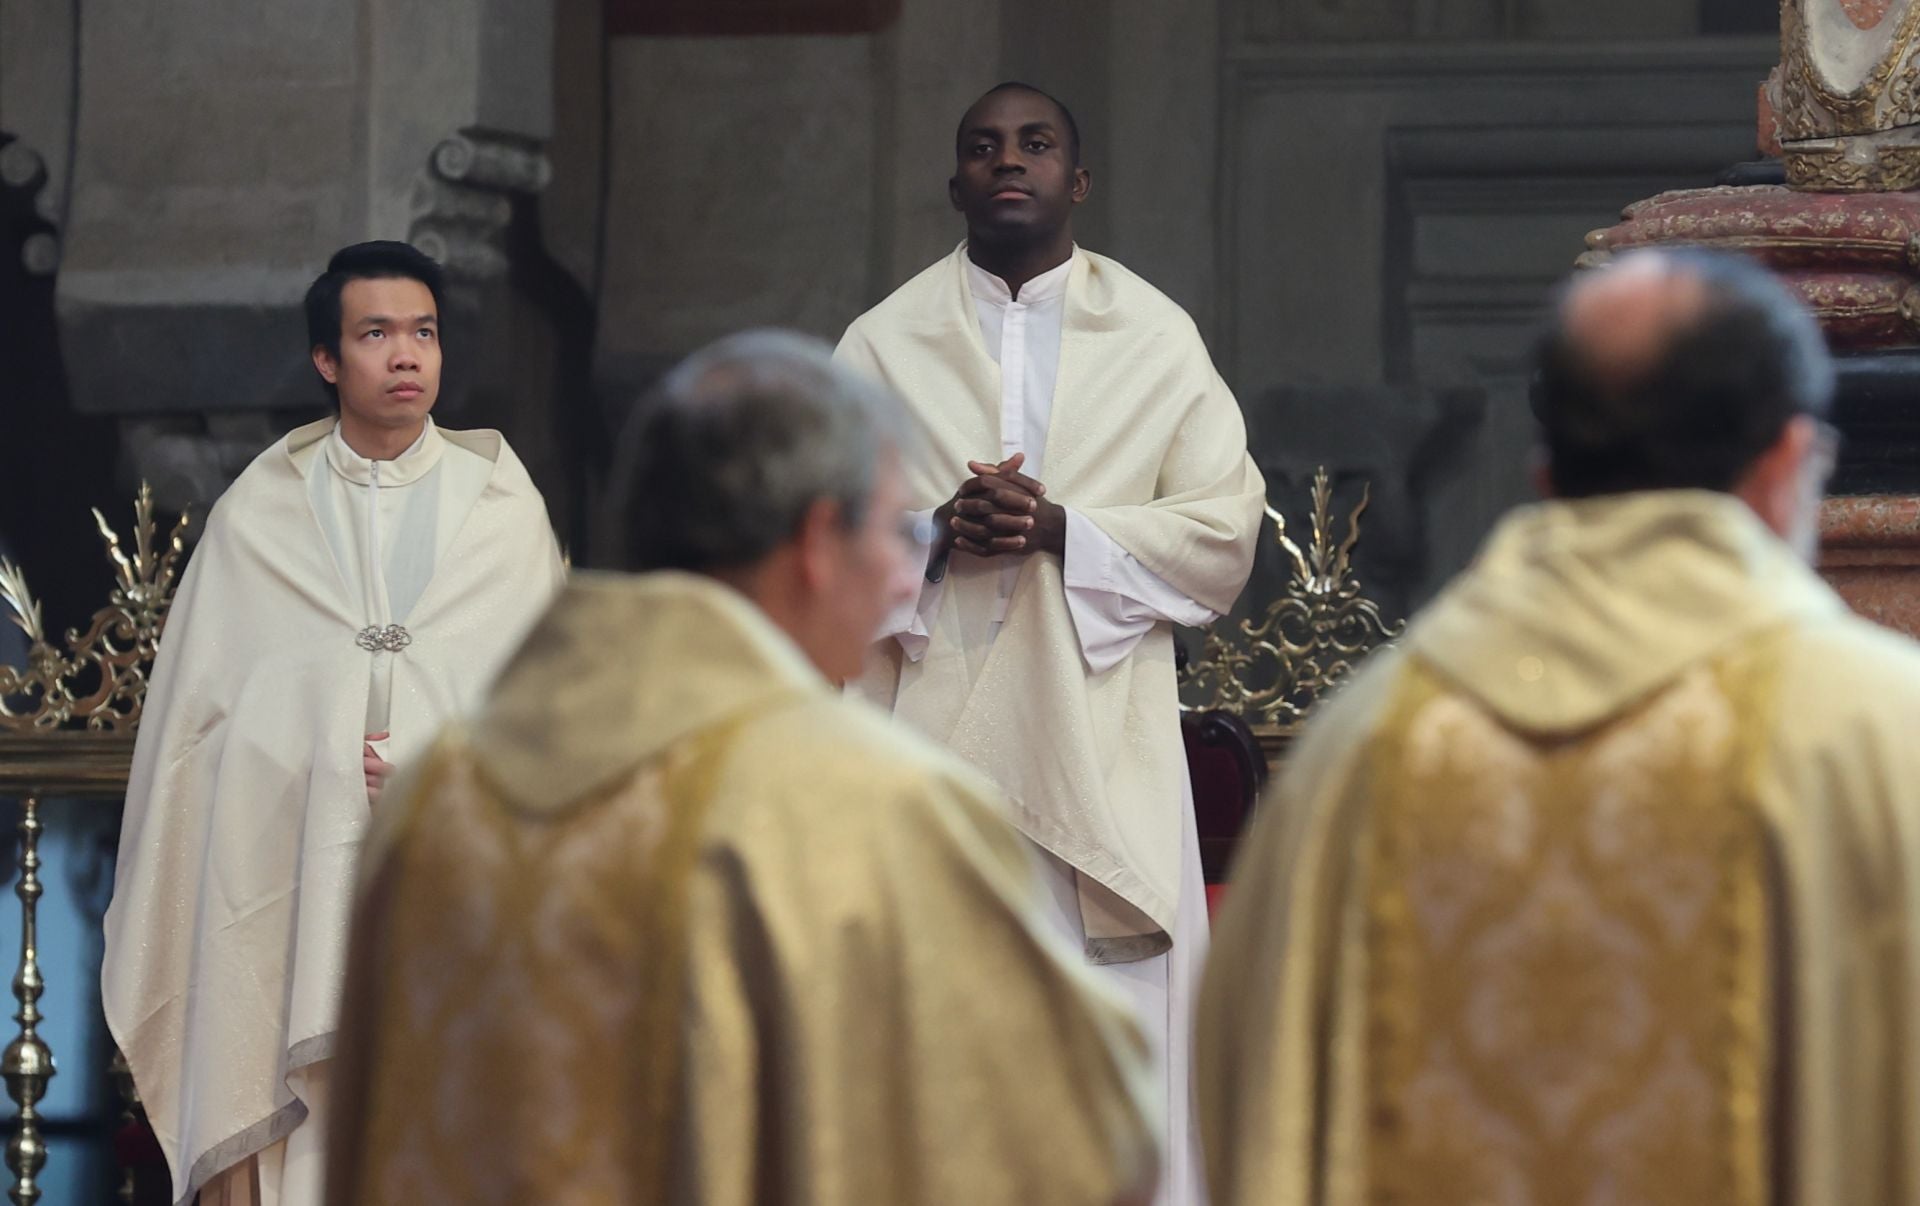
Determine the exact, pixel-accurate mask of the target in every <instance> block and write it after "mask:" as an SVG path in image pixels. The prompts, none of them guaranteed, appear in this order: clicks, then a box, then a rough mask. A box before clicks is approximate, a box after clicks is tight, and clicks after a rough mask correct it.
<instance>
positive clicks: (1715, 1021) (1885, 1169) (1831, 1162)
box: [1197, 491, 1920, 1206]
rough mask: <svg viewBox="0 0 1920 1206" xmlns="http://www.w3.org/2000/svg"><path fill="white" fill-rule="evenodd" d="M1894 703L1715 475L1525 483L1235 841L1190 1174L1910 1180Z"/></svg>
mask: <svg viewBox="0 0 1920 1206" xmlns="http://www.w3.org/2000/svg"><path fill="white" fill-rule="evenodd" d="M1916 709H1920V649H1917V648H1916V647H1915V646H1914V645H1913V644H1912V643H1911V642H1909V641H1907V640H1905V639H1904V638H1901V637H1898V636H1896V635H1894V634H1892V633H1890V632H1887V631H1885V630H1883V629H1879V628H1876V627H1874V626H1873V625H1870V624H1868V623H1867V622H1865V621H1863V620H1861V619H1859V618H1857V617H1855V616H1853V615H1852V614H1850V613H1849V612H1848V611H1847V610H1846V608H1845V606H1844V605H1843V604H1842V603H1841V602H1840V600H1839V599H1838V598H1837V597H1835V596H1834V595H1833V593H1832V592H1831V591H1830V590H1829V589H1828V588H1827V587H1826V586H1825V585H1824V584H1823V583H1822V582H1821V581H1820V580H1819V579H1818V578H1817V577H1816V576H1815V575H1814V574H1813V572H1812V571H1811V570H1809V569H1808V568H1807V567H1806V566H1805V565H1804V564H1802V563H1801V562H1800V561H1799V560H1798V559H1797V558H1796V557H1795V556H1794V555H1793V554H1792V552H1791V551H1790V550H1789V549H1788V548H1787V547H1786V546H1785V545H1784V544H1782V543H1781V542H1780V541H1779V540H1777V539H1776V538H1775V537H1774V536H1773V535H1772V534H1771V533H1770V532H1768V531H1767V530H1766V529H1765V528H1764V527H1762V526H1761V524H1760V523H1759V521H1758V520H1757V519H1756V518H1755V517H1754V516H1753V515H1752V513H1751V512H1749V511H1748V510H1747V508H1746V507H1745V505H1744V504H1743V503H1741V502H1739V501H1738V500H1736V499H1734V498H1732V497H1731V496H1728V495H1721V494H1709V493H1704V492H1690V491H1677V492H1663V493H1646V494H1637V495H1627V496H1621V497H1617V498H1605V499H1593V500H1586V501H1580V502H1562V503H1548V504H1543V505H1539V506H1535V507H1531V508H1524V509H1522V510H1521V511H1519V512H1516V513H1515V514H1514V515H1513V516H1511V517H1510V518H1509V519H1507V520H1506V521H1505V522H1504V523H1503V524H1502V525H1501V527H1500V528H1499V529H1498V530H1497V531H1496V533H1495V534H1494V536H1493V538H1492V540H1491V541H1490V542H1489V544H1488V546H1487V548H1486V549H1485V551H1484V552H1483V554H1482V556H1481V559H1480V560H1479V561H1478V562H1477V563H1476V564H1475V565H1474V566H1473V568H1471V569H1469V570H1468V571H1467V572H1466V573H1465V574H1463V575H1462V576H1461V577H1460V578H1459V579H1457V580H1456V581H1455V582H1454V583H1453V584H1452V585H1451V586H1450V587H1449V588H1448V589H1447V590H1446V591H1445V592H1444V593H1443V594H1442V595H1441V596H1440V598H1439V599H1438V600H1436V601H1435V603H1434V604H1433V605H1432V607H1431V608H1429V609H1428V611H1427V612H1425V613H1424V614H1423V615H1422V616H1421V617H1420V618H1419V619H1418V620H1417V621H1416V622H1415V624H1414V626H1413V627H1412V629H1411V630H1410V631H1409V633H1408V635H1407V637H1406V639H1405V642H1404V650H1403V651H1398V652H1394V653H1388V654H1383V655H1381V656H1380V657H1378V658H1377V659H1376V660H1375V662H1374V663H1373V664H1372V665H1370V666H1368V667H1367V668H1366V670H1364V671H1363V672H1362V674H1361V675H1360V676H1359V677H1358V679H1356V681H1355V682H1354V683H1353V684H1352V686H1350V687H1349V688H1348V689H1346V690H1345V691H1344V692H1343V693H1342V694H1341V695H1340V696H1338V697H1337V698H1335V699H1334V700H1332V701H1331V702H1330V703H1329V704H1328V705H1327V706H1326V708H1325V710H1324V711H1323V712H1322V714H1321V715H1319V716H1317V717H1316V718H1315V719H1314V720H1313V721H1312V722H1311V723H1310V724H1309V726H1308V732H1307V734H1306V736H1305V737H1304V738H1303V740H1302V743H1301V745H1300V746H1299V748H1298V750H1297V752H1296V753H1295V754H1294V755H1293V757H1292V758H1291V760H1290V763H1289V766H1288V768H1287V770H1286V773H1285V776H1284V778H1283V780H1282V782H1281V783H1280V785H1279V787H1278V789H1277V790H1276V791H1275V793H1274V794H1273V798H1272V799H1271V800H1269V801H1268V803H1267V806H1266V808H1265V810H1264V813H1263V816H1262V817H1261V819H1260V820H1259V821H1257V822H1256V825H1255V828H1254V830H1253V831H1252V832H1251V833H1250V835H1249V837H1248V839H1247V845H1246V847H1245V849H1244V850H1243V852H1242V855H1241V859H1240V862H1239V865H1238V867H1237V868H1236V871H1235V874H1234V882H1233V885H1232V887H1231V888H1230V889H1229V891H1228V894H1227V903H1226V907H1225V909H1224V910H1223V912H1222V915H1221V918H1220V922H1219V925H1218V927H1217V929H1216V931H1215V937H1214V944H1213V953H1212V958H1211V961H1210V963H1209V966H1208V971H1207V982H1206V989H1205V992H1204V994H1203V999H1202V1002H1201V1012H1200V1026H1199V1039H1198V1051H1197V1061H1198V1068H1197V1076H1198V1096H1199V1103H1200V1110H1201V1121H1202V1132H1203V1135H1204V1138H1205V1143H1206V1149H1207V1165H1208V1171H1209V1174H1210V1177H1211V1180H1212V1187H1213V1192H1214V1200H1215V1202H1216V1203H1219V1204H1220V1206H1253V1204H1255V1203H1258V1204H1259V1206H1308V1204H1311V1206H1359V1204H1361V1203H1381V1202H1420V1203H1423V1204H1424V1203H1432V1204H1433V1206H1455V1204H1459V1206H1466V1204H1468V1203H1480V1202H1499V1203H1502V1204H1503V1206H1561V1204H1563V1203H1596V1202H1610V1203H1622V1204H1625V1203H1661V1202H1685V1203H1687V1204H1688V1206H1716V1204H1721V1203H1724V1204H1727V1206H1770V1204H1775V1203H1787V1202H1792V1203H1806V1204H1809V1206H1811V1204H1814V1203H1820V1204H1825V1203H1848V1204H1850V1206H1895V1204H1898V1203H1910V1202H1913V1201H1916V1200H1920V1105H1917V1104H1916V1103H1920V1034H1916V1033H1915V1027H1916V1020H1915V1019H1916V1018H1920V742H1915V741H1914V740H1913V739H1912V719H1911V718H1912V716H1913V715H1914V713H1915V711H1916Z"/></svg>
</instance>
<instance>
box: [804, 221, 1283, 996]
mask: <svg viewBox="0 0 1920 1206" xmlns="http://www.w3.org/2000/svg"><path fill="white" fill-rule="evenodd" d="M966 255H967V253H966V247H965V245H964V244H963V245H962V246H961V247H960V248H958V249H956V250H955V251H954V253H953V254H952V255H950V256H948V257H947V258H946V259H943V260H941V261H940V262H939V263H937V264H934V265H933V266H932V267H930V268H928V269H926V270H925V271H923V272H921V273H920V274H919V275H918V276H916V277H914V278H913V279H912V280H910V281H908V282H907V283H906V284H904V285H902V286H901V287H900V288H899V289H898V290H896V291H895V292H894V293H893V295H892V296H890V297H888V298H887V299H886V300H885V301H883V302H881V303H880V304H879V305H878V306H876V307H874V308H873V309H872V310H870V311H868V312H867V313H866V314H863V315H862V316H861V317H860V318H859V319H857V320H856V321H855V322H854V324H853V325H852V326H851V327H849V328H848V329H847V334H846V337H845V338H844V339H842V340H841V342H840V346H839V348H838V349H837V350H836V352H835V353H834V355H835V358H836V359H838V360H840V361H841V362H842V363H845V364H848V365H850V366H852V367H854V368H856V369H859V370H860V371H862V372H864V373H866V374H868V375H869V376H871V377H873V378H874V379H875V380H878V381H881V382H884V383H885V384H887V385H888V386H889V387H890V388H891V389H893V391H894V392H895V393H897V394H898V395H899V396H900V397H901V398H903V399H905V400H906V402H907V405H908V408H909V409H910V410H911V412H912V414H913V416H914V422H915V426H916V427H917V429H918V431H919V433H920V455H918V456H915V457H913V458H912V459H911V460H910V461H909V463H908V465H907V476H908V483H909V488H910V490H911V497H912V501H911V502H910V503H909V506H910V508H912V509H915V510H922V509H926V508H930V507H936V506H938V505H940V504H941V503H944V502H946V501H947V499H948V498H950V497H952V495H953V492H954V491H955V490H956V489H958V488H959V485H960V483H961V482H962V481H963V480H965V478H966V477H967V476H968V472H967V462H968V461H969V460H978V461H986V462H990V463H997V462H998V461H999V460H1000V459H1001V455H1000V450H1001V431H1000V422H1001V415H1000V367H999V365H997V364H996V363H994V360H993V357H992V356H990V355H988V353H987V349H986V344H985V343H984V342H983V341H982V339H981V336H980V321H979V318H978V316H977V314H976V313H975V310H974V304H973V298H972V296H971V294H970V293H969V292H968V286H967V275H966V267H967V259H966ZM1072 264H1073V266H1072V268H1071V269H1070V270H1069V274H1068V277H1067V294H1066V309H1065V315H1064V318H1063V321H1062V325H1061V337H1060V368H1059V377H1058V382H1057V384H1056V387H1055V390H1054V402H1053V412H1052V417H1051V421H1050V424H1049V430H1048V435H1047V451H1046V466H1045V469H1044V476H1043V478H1042V480H1043V481H1044V482H1045V483H1046V486H1047V497H1048V498H1050V499H1052V500H1053V501H1055V502H1058V503H1060V504H1061V505H1063V506H1070V507H1073V508H1074V509H1076V510H1077V511H1079V512H1080V513H1081V514H1082V515H1084V516H1086V518H1087V519H1088V520H1089V521H1091V522H1092V523H1093V524H1095V525H1096V526H1097V527H1099V528H1100V530H1101V531H1102V532H1104V533H1105V534H1106V535H1107V536H1109V537H1111V538H1112V539H1113V541H1114V542H1115V543H1117V544H1118V545H1119V546H1120V547H1121V548H1123V549H1125V550H1126V551H1127V552H1128V553H1130V554H1132V555H1133V556H1134V557H1135V558H1136V559H1137V560H1138V561H1139V562H1140V564H1142V565H1144V566H1145V567H1146V568H1147V569H1149V570H1151V571H1153V572H1154V573H1155V574H1157V575H1158V576H1159V577H1160V578H1161V579H1162V580H1163V581H1165V582H1166V583H1167V585H1169V586H1170V587H1172V588H1173V589H1174V590H1176V591H1178V592H1179V593H1180V594H1181V595H1183V596H1185V597H1186V598H1188V599H1192V600H1193V601H1195V602H1196V603H1199V604H1201V605H1202V606H1204V607H1206V608H1208V609H1209V610H1212V611H1215V612H1221V613H1224V612H1227V611H1229V610H1231V609H1232V607H1233V603H1234V600H1235V599H1236V598H1238V597H1239V594H1240V590H1241V588H1242V587H1244V586H1245V585H1246V581H1247V574H1248V573H1249V572H1250V571H1251V569H1252V567H1253V555H1254V542H1255V538H1256V536H1257V535H1258V533H1259V530H1260V519H1261V516H1262V514H1263V513H1264V511H1263V508H1264V506H1265V498H1266V495H1265V489H1266V486H1265V483H1264V482H1263V481H1262V480H1261V477H1260V472H1259V470H1258V469H1256V468H1255V467H1254V464H1253V460H1252V458H1250V457H1249V456H1248V455H1247V434H1246V425H1245V423H1244V422H1243V420H1242V417H1241V414H1240V407H1239V404H1238V403H1236V402H1235V401H1234V398H1233V394H1232V393H1231V392H1229V391H1228V389H1227V386H1226V383H1225V382H1223V381H1222V380H1221V379H1220V374H1219V373H1217V372H1215V371H1214V367H1213V361H1212V360H1211V359H1210V358H1209V356H1208V355H1207V348H1206V345H1205V344H1204V343H1202V342H1201V340H1200V334H1199V332H1198V331H1197V330H1195V328H1194V325H1193V320H1192V319H1191V318H1189V317H1187V313H1186V311H1184V310H1182V309H1181V308H1180V307H1179V306H1178V305H1176V304H1174V302H1173V301H1171V300H1170V299H1168V298H1167V297H1166V296H1165V295H1164V294H1162V293H1161V292H1160V291H1159V290H1157V289H1155V288H1154V287H1153V286H1152V285H1149V284H1148V283H1147V282H1145V281H1143V280H1141V279H1140V278H1139V277H1138V276H1135V275H1134V274H1133V273H1131V272H1129V271H1128V270H1127V269H1126V268H1124V267H1123V266H1121V265H1120V264H1118V263H1116V262H1114V261H1113V260H1110V259H1108V258H1106V257H1105V256H1101V255H1095V254H1093V253H1092V252H1089V251H1085V250H1082V249H1076V250H1075V251H1074V253H1073V261H1072ZM1006 564H1007V561H1006V559H1005V558H982V557H973V556H969V555H968V554H965V553H960V552H956V553H954V554H953V556H952V560H951V562H950V568H949V570H948V573H947V580H946V590H945V594H944V595H943V597H942V599H941V601H940V610H939V613H938V615H937V616H936V617H934V619H933V620H932V630H931V631H932V636H931V640H930V641H929V644H928V647H927V652H926V656H925V657H924V658H922V659H920V660H919V661H909V660H907V659H905V658H904V657H903V656H902V655H901V650H900V646H899V643H898V642H896V641H887V642H885V643H884V644H882V645H881V646H880V647H879V649H878V650H877V651H876V654H875V657H874V664H873V666H872V667H871V669H870V670H869V672H868V673H867V675H866V676H865V677H864V678H862V679H861V680H860V682H859V683H858V687H859V690H860V692H861V694H863V695H865V696H866V697H867V698H869V699H871V700H873V701H874V702H876V703H878V704H879V705H880V706H882V707H884V708H887V709H888V710H890V711H891V712H892V713H893V714H894V715H895V716H897V717H899V718H900V719H901V720H903V721H905V722H907V723H908V724H911V725H913V726H914V727H915V728H917V729H919V730H920V731H921V732H924V733H927V734H929V735H931V736H932V737H933V738H934V739H935V740H937V741H939V742H940V743H941V744H943V745H945V746H946V747H947V748H949V749H951V750H952V751H954V752H955V753H957V754H959V755H960V756H961V757H962V758H964V759H966V760H967V762H968V763H970V764H971V765H973V766H976V767H978V768H979V769H980V770H981V771H983V772H984V773H986V774H987V775H989V776H991V777H992V778H993V780H994V782H995V783H997V784H998V785H999V787H1000V790H1001V791H1002V792H1003V793H1004V794H1005V796H1006V797H1007V798H1008V800H1009V801H1010V802H1011V804H1012V807H1013V819H1014V823H1015V824H1017V825H1018V826H1019V827H1020V829H1021V830H1022V831H1023V832H1025V833H1026V835H1027V836H1028V837H1030V838H1032V839H1033V840H1034V841H1035V842H1036V843H1038V844H1039V845H1040V846H1042V847H1044V848H1045V849H1047V850H1049V851H1051V852H1052V853H1053V854H1054V855H1056V856H1057V857H1058V858H1060V859H1061V860H1062V861H1063V862H1066V863H1068V864H1070V865H1071V866H1073V867H1074V868H1075V870H1077V871H1079V872H1080V873H1081V877H1082V884H1083V887H1084V886H1086V885H1089V884H1091V885H1097V892H1098V896H1097V898H1096V899H1093V900H1087V899H1086V898H1085V897H1084V896H1083V899H1082V908H1083V916H1085V917H1086V918H1087V920H1088V932H1089V933H1088V951H1087V953H1088V955H1089V956H1090V957H1091V958H1092V959H1094V960H1095V961H1096V962H1131V961H1134V960H1137V959H1143V958H1148V957H1151V956H1153V955H1156V954H1159V953H1160V952H1162V951H1165V950H1166V949H1167V947H1168V946H1169V944H1170V941H1171V940H1170V939H1169V937H1168V935H1169V934H1171V933H1172V931H1173V920H1174V912H1175V906H1176V903H1177V901H1178V899H1179V884H1180V814H1179V809H1178V801H1179V800H1180V799H1181V782H1182V780H1183V779H1184V778H1185V777H1186V773H1187V764H1186V751H1185V748H1184V747H1183V746H1182V744H1181V738H1180V726H1179V724H1178V715H1179V707H1180V699H1179V690H1178V685H1177V684H1176V682H1175V680H1174V664H1173V634H1172V626H1171V625H1169V624H1164V623H1163V624H1159V625H1156V626H1155V628H1154V630H1153V631H1152V632H1150V633H1148V634H1147V635H1146V636H1145V637H1144V638H1143V639H1142V640H1141V641H1140V643H1139V645H1138V646H1137V647H1136V648H1135V649H1134V651H1133V652H1132V653H1131V654H1130V655H1128V656H1127V657H1126V658H1125V659H1123V660H1122V661H1121V662H1120V663H1119V664H1118V665H1116V666H1113V667H1112V668H1110V669H1107V670H1105V671H1103V672H1101V673H1099V674H1094V673H1091V672H1089V670H1088V668H1087V664H1086V660H1085V658H1084V657H1083V656H1082V653H1081V647H1080V641H1079V638H1078V636H1077V635H1076V632H1075V629H1074V624H1073V617H1072V615H1071V613H1070V611H1069V610H1068V607H1067V596H1066V587H1065V581H1064V579H1063V577H1062V571H1061V563H1060V559H1059V558H1056V557H1049V556H1030V557H1027V558H1026V559H1025V560H1024V562H1022V563H1020V570H1019V579H1018V581H1017V582H1016V584H1015V586H1014V589H1013V595H1012V598H1011V599H1009V600H1008V602H1007V606H1006V614H1005V616H1004V617H1002V618H1003V619H1004V621H1005V624H1004V627H1003V628H1002V629H1001V630H1000V631H999V633H998V635H997V636H993V635H991V632H990V629H991V624H990V619H991V618H992V617H993V616H994V615H995V614H996V607H995V605H996V601H997V596H998V593H999V590H1000V572H1001V568H1002V567H1003V566H1004V565H1006ZM1096 918H1099V919H1101V920H1099V921H1097V922H1096V921H1095V919H1096ZM1096 931H1097V932H1096Z"/></svg>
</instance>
